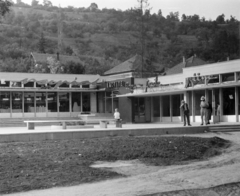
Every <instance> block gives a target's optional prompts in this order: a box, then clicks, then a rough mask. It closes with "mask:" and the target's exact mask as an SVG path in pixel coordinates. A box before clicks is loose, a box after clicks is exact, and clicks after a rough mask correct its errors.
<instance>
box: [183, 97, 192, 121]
mask: <svg viewBox="0 0 240 196" xmlns="http://www.w3.org/2000/svg"><path fill="white" fill-rule="evenodd" d="M180 109H181V110H182V112H183V122H184V124H183V126H186V122H187V124H188V126H191V124H190V120H189V107H188V104H187V103H186V102H185V101H184V100H182V101H181V106H180Z"/></svg>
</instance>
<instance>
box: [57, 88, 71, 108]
mask: <svg viewBox="0 0 240 196" xmlns="http://www.w3.org/2000/svg"><path fill="white" fill-rule="evenodd" d="M59 112H69V93H67V92H64V93H59Z"/></svg>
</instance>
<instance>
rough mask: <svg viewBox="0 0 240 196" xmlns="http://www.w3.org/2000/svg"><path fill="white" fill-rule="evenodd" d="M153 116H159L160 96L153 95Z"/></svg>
mask: <svg viewBox="0 0 240 196" xmlns="http://www.w3.org/2000/svg"><path fill="white" fill-rule="evenodd" d="M153 117H160V97H153Z"/></svg>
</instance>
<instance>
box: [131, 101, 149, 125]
mask: <svg viewBox="0 0 240 196" xmlns="http://www.w3.org/2000/svg"><path fill="white" fill-rule="evenodd" d="M145 121H146V120H145V98H143V97H136V98H135V100H134V122H135V123H144V122H145Z"/></svg>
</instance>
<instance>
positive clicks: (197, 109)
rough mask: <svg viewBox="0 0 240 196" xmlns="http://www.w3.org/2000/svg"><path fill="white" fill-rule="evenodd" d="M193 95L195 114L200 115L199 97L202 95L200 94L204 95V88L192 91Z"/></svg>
mask: <svg viewBox="0 0 240 196" xmlns="http://www.w3.org/2000/svg"><path fill="white" fill-rule="evenodd" d="M194 95H195V115H198V116H200V109H201V108H200V103H201V97H202V96H204V97H205V91H204V90H201V91H194Z"/></svg>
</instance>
